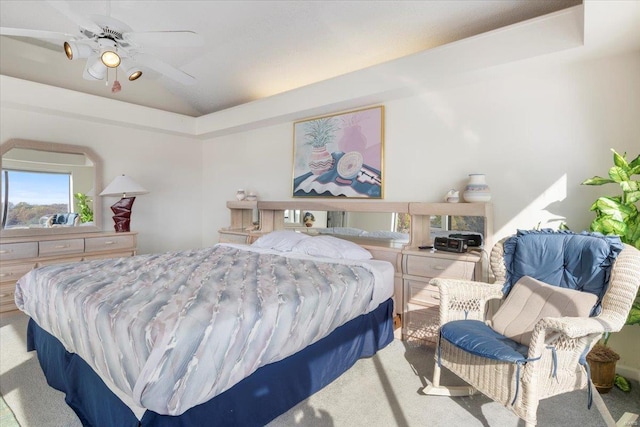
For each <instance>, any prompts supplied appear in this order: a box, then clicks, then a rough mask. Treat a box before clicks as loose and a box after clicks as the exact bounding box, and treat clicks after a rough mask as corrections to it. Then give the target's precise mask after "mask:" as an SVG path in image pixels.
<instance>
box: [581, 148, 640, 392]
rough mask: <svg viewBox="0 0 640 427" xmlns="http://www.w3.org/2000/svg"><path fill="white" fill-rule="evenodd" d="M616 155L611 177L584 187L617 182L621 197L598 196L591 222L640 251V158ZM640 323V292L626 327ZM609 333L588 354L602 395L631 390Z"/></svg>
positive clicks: (592, 375)
mask: <svg viewBox="0 0 640 427" xmlns="http://www.w3.org/2000/svg"><path fill="white" fill-rule="evenodd" d="M611 151H612V152H613V166H612V167H611V168H610V169H609V178H602V177H599V176H594V177H593V178H590V179H587V180H585V181H584V182H583V183H582V184H583V185H604V184H613V183H617V184H618V185H619V186H620V189H621V190H622V194H621V195H617V196H603V197H599V198H598V200H596V201H595V202H594V203H593V205H592V206H591V210H592V211H594V212H595V213H596V218H595V219H594V220H593V222H592V223H591V226H590V229H591V231H597V232H600V233H602V234H605V235H617V236H620V240H621V241H622V242H624V243H627V244H629V245H631V246H634V247H636V248H638V249H640V213H639V211H638V201H639V200H640V181H638V180H634V179H633V176H634V175H638V174H640V155H639V156H637V157H636V158H635V159H633V160H632V161H631V162H627V160H626V153H624V154H622V155H620V154H618V153H617V152H616V151H615V150H613V149H612V150H611ZM635 324H640V292H639V294H638V295H636V299H635V301H634V303H633V306H632V307H631V311H630V312H629V316H628V317H627V321H626V323H625V325H635ZM608 341H609V334H606V335H605V337H604V340H603V341H602V343H598V344H596V345H595V346H594V348H593V349H592V350H591V352H590V353H589V354H588V355H587V361H588V362H589V366H590V367H591V379H592V380H593V383H594V384H595V385H596V388H597V389H598V391H599V392H600V393H606V392H608V391H609V390H611V388H612V387H613V384H614V383H615V384H616V385H617V386H618V387H619V388H620V389H622V390H625V391H628V390H629V382H628V381H627V380H626V379H625V378H624V377H622V376H620V375H616V373H615V364H616V361H617V360H619V359H620V356H619V355H618V353H616V352H615V351H614V350H612V349H611V348H610V347H608V346H607V342H608Z"/></svg>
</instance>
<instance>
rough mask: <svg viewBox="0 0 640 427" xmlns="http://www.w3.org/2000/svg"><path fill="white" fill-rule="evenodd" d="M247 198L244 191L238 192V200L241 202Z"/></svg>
mask: <svg viewBox="0 0 640 427" xmlns="http://www.w3.org/2000/svg"><path fill="white" fill-rule="evenodd" d="M246 197H247V194H246V193H245V192H244V190H243V189H240V190H238V191H236V199H238V200H239V201H242V200H244V199H245V198H246Z"/></svg>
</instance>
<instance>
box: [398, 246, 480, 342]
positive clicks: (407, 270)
mask: <svg viewBox="0 0 640 427" xmlns="http://www.w3.org/2000/svg"><path fill="white" fill-rule="evenodd" d="M481 261H482V256H481V254H479V253H475V252H469V253H464V254H457V253H450V252H441V251H436V252H431V251H430V250H420V249H411V248H409V249H405V250H404V251H403V254H402V284H403V293H402V294H403V307H404V310H403V311H404V317H403V319H402V336H403V339H408V340H411V339H420V340H423V341H427V342H431V343H435V342H436V340H437V338H438V326H439V317H440V314H439V310H440V308H439V307H440V302H439V300H438V299H439V295H438V288H437V287H436V286H433V285H430V284H429V281H430V280H431V279H433V278H435V277H446V278H452V279H466V280H474V279H475V278H476V277H477V276H476V274H478V275H479V274H481V273H480V272H481ZM476 272H478V273H476Z"/></svg>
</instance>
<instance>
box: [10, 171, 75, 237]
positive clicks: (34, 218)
mask: <svg viewBox="0 0 640 427" xmlns="http://www.w3.org/2000/svg"><path fill="white" fill-rule="evenodd" d="M2 178H3V181H4V183H3V186H2V200H3V204H4V209H5V211H4V212H3V216H2V218H3V221H4V228H26V227H42V226H44V224H45V223H46V220H47V219H48V217H49V216H50V215H53V214H56V213H66V212H73V202H72V196H73V195H72V191H71V174H70V173H51V172H30V171H22V170H12V169H3V170H2ZM28 188H38V189H39V190H38V191H37V192H33V191H32V190H28Z"/></svg>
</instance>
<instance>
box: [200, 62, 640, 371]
mask: <svg viewBox="0 0 640 427" xmlns="http://www.w3.org/2000/svg"><path fill="white" fill-rule="evenodd" d="M467 81H473V83H468V84H466V85H464V86H457V87H449V88H446V89H442V90H439V91H436V92H425V93H422V94H419V95H416V96H412V97H407V98H403V99H395V100H390V101H388V102H383V104H384V105H385V114H386V118H385V143H384V144H385V159H384V160H385V163H384V180H385V200H389V201H440V200H442V197H443V196H444V194H445V193H446V192H447V191H448V190H449V189H450V188H458V189H462V188H463V187H464V185H465V182H466V179H467V175H468V174H469V173H474V172H482V173H486V174H487V181H488V184H489V185H490V187H491V189H492V193H493V200H492V202H493V204H494V211H495V232H496V235H497V237H502V236H505V235H508V234H511V233H513V232H515V231H516V229H518V228H524V229H530V228H533V227H536V226H537V224H538V223H539V222H542V226H544V225H545V224H547V222H550V223H551V225H552V226H553V227H557V224H558V222H557V221H556V222H554V221H553V220H554V219H555V218H560V219H561V220H563V221H566V223H567V224H568V225H569V227H570V228H571V229H573V230H576V231H580V230H583V229H586V228H588V226H589V223H590V222H591V220H592V219H593V217H594V216H593V214H592V213H591V212H590V211H589V207H590V206H591V204H592V203H593V201H594V200H595V199H596V198H597V197H598V196H599V195H605V194H617V192H618V189H617V188H616V187H615V186H605V187H586V186H581V185H580V183H581V182H582V181H583V180H584V179H586V178H590V177H592V176H593V175H605V176H606V174H607V171H608V169H609V167H610V166H611V165H612V154H611V152H610V148H615V149H616V150H617V151H618V152H620V153H622V152H628V153H630V154H629V157H628V159H629V160H630V159H631V158H633V157H635V156H636V155H638V154H640V139H639V138H640V137H639V135H640V120H638V118H639V117H640V55H638V54H637V53H633V54H625V55H621V56H613V57H607V58H603V59H597V60H590V61H584V62H577V63H572V64H566V65H563V64H562V63H560V64H557V65H554V66H548V67H539V66H536V62H535V61H532V62H531V66H530V67H519V71H518V72H514V73H513V74H506V75H505V74H504V73H503V75H502V76H501V77H500V78H492V79H483V78H482V76H479V77H478V78H477V79H468V80H467ZM292 147H293V125H292V123H283V124H279V125H273V126H268V127H264V128H259V129H255V130H251V131H247V132H241V133H236V134H232V135H227V136H222V137H218V138H213V139H211V140H209V141H206V142H205V144H204V147H203V175H204V181H205V186H204V188H205V189H206V193H207V194H206V196H207V197H205V198H204V199H205V203H204V217H205V221H204V226H203V232H204V234H203V244H205V245H208V244H212V243H215V242H216V241H217V236H216V230H217V229H218V228H220V227H223V226H225V225H227V223H228V221H229V219H228V212H227V210H226V208H225V207H224V203H222V202H221V201H222V200H231V199H232V198H233V195H234V194H235V190H236V189H237V188H245V189H251V190H253V191H256V192H257V193H258V194H259V197H260V198H262V199H268V200H286V199H290V198H291V197H290V195H291V179H292V169H291V168H292ZM631 328H632V327H628V329H631ZM625 333H631V334H633V335H634V336H635V337H636V341H638V340H640V328H638V327H636V328H635V329H631V332H627V331H625ZM628 347H629V349H628V350H626V348H627V347H625V343H624V342H619V343H618V345H617V346H616V349H617V350H619V351H620V353H621V355H622V359H621V361H620V362H619V363H620V365H623V366H628V367H631V368H632V369H635V372H638V373H637V374H636V375H640V358H638V357H637V353H636V352H633V351H632V348H631V347H630V346H628Z"/></svg>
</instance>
